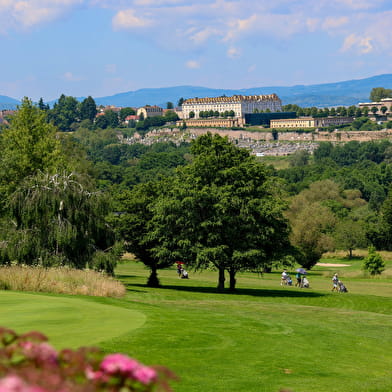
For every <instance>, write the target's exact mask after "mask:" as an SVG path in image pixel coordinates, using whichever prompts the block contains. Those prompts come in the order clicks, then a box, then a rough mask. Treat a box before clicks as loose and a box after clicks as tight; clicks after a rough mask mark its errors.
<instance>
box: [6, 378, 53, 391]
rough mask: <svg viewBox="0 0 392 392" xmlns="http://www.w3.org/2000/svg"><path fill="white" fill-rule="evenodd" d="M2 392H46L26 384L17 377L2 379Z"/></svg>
mask: <svg viewBox="0 0 392 392" xmlns="http://www.w3.org/2000/svg"><path fill="white" fill-rule="evenodd" d="M0 392H45V390H44V389H42V388H40V387H37V386H32V385H28V384H26V383H25V382H24V381H23V380H22V379H21V378H19V377H18V376H15V375H10V376H6V377H4V378H2V379H0Z"/></svg>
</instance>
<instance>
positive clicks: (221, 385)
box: [0, 260, 392, 392]
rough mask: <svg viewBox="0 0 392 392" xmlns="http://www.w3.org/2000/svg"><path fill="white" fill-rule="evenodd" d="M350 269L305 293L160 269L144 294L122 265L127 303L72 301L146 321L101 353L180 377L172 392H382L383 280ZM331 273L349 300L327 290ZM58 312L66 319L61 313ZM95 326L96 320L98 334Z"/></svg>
mask: <svg viewBox="0 0 392 392" xmlns="http://www.w3.org/2000/svg"><path fill="white" fill-rule="evenodd" d="M334 261H336V262H340V260H334ZM345 262H347V260H346V261H345ZM359 265H360V262H359V261H355V262H354V263H353V264H352V266H350V267H344V268H329V267H316V268H315V269H314V271H312V273H311V274H310V276H309V280H310V282H311V286H312V288H311V289H310V290H306V289H297V288H295V287H281V286H280V285H279V278H280V272H276V273H273V274H268V275H264V276H263V277H259V276H257V275H255V274H250V273H249V274H242V275H240V276H239V279H238V292H237V293H236V294H229V293H225V294H217V293H216V292H215V288H214V287H215V285H216V278H217V274H216V273H214V272H203V273H202V274H198V273H191V275H190V277H191V279H189V280H180V279H178V278H177V276H176V272H175V270H174V269H173V270H166V271H161V272H160V277H161V280H162V283H163V284H164V287H162V288H160V289H151V288H147V287H145V280H146V276H147V271H146V270H145V269H144V268H143V266H142V265H140V264H135V263H125V264H123V265H121V266H119V268H118V270H117V273H118V274H119V277H120V279H121V280H122V281H123V282H124V283H125V284H126V285H127V288H128V292H127V296H126V298H124V299H120V300H119V299H104V298H89V299H88V300H84V301H82V300H81V299H80V298H77V299H75V301H80V302H81V303H84V304H85V305H84V307H86V308H88V307H89V306H90V305H96V306H98V304H106V305H109V304H111V305H115V306H116V307H112V313H110V314H113V315H114V314H116V312H117V310H123V311H126V309H132V310H136V311H138V312H141V313H143V314H144V315H145V316H146V322H145V323H144V324H142V323H140V328H137V329H133V330H129V329H130V328H128V329H125V330H124V329H118V330H117V328H116V327H114V329H115V330H114V331H112V335H111V339H108V337H105V339H106V341H105V342H103V343H101V344H100V346H101V347H102V348H103V349H104V350H106V351H120V352H125V353H127V354H129V355H133V356H135V357H136V358H138V359H140V360H141V361H144V362H145V363H147V364H163V365H166V366H168V367H169V368H171V369H173V370H174V371H175V372H176V373H177V374H178V375H179V376H180V377H181V381H180V382H179V383H178V384H175V385H174V389H175V391H176V392H196V391H200V392H201V391H203V392H206V391H214V392H219V391H221V392H223V391H224V392H231V391H244V392H252V391H255V392H256V391H268V392H270V391H278V390H279V389H280V388H284V387H287V388H290V389H291V390H293V391H295V392H310V391H312V392H314V391H318V392H323V391H328V392H334V391H336V392H338V391H339V392H341V391H346V392H350V391H357V392H362V391H363V392H364V391H371V392H376V391H388V390H392V379H391V377H390V376H391V370H390V369H391V368H392V340H391V339H390V336H391V330H392V329H391V327H392V292H391V286H392V280H391V279H369V278H366V277H363V276H361V274H360V272H359ZM389 267H390V266H389ZM335 270H338V272H339V274H340V276H341V278H342V279H343V280H344V282H345V283H346V285H347V287H348V289H349V291H350V292H349V293H347V294H339V293H331V292H330V287H331V284H330V276H331V274H332V273H333V272H335ZM388 271H389V269H388ZM388 271H386V272H387V275H388ZM4 294H8V293H7V292H2V293H1V296H2V298H3V295H4ZM36 297H37V298H39V297H42V298H43V297H47V298H57V299H58V298H59V297H55V296H53V297H48V296H36ZM63 298H69V297H61V299H63ZM26 301H27V299H26ZM30 303H31V301H30V302H28V304H29V306H30ZM68 306H71V305H70V304H68ZM1 307H3V305H1ZM84 307H83V308H84ZM26 308H28V307H27V304H26ZM78 308H79V309H80V307H79V305H78ZM11 313H12V311H11ZM60 313H67V314H68V317H69V314H70V309H69V310H68V311H67V310H65V309H64V310H63V312H60ZM3 314H4V313H3V312H1V313H0V321H2V320H3V317H4V316H3ZM136 315H139V313H137V314H136ZM101 316H103V317H104V318H105V319H106V318H107V317H108V314H105V313H102V315H101ZM8 319H9V320H11V319H12V314H11V315H8ZM43 321H44V322H42V326H45V325H46V321H45V318H44V320H43ZM24 322H25V323H26V324H28V320H25V321H24ZM99 323H100V321H99V319H96V321H95V325H97V327H100V325H99ZM123 324H125V326H126V327H128V326H129V325H130V324H131V320H130V318H129V317H128V318H127V317H124V319H123ZM59 325H61V326H62V328H63V330H65V329H66V328H68V320H67V318H66V317H63V319H62V321H61V323H58V324H57V329H59ZM117 325H118V326H120V325H121V322H119V323H118V324H117ZM38 326H39V323H38ZM82 326H83V320H80V327H82ZM90 328H91V331H94V328H95V327H90ZM103 329H104V330H105V329H106V328H103ZM68 330H69V329H68ZM49 336H51V335H50V334H49ZM102 338H103V336H102ZM81 344H86V342H85V341H84V340H83V341H82V342H81Z"/></svg>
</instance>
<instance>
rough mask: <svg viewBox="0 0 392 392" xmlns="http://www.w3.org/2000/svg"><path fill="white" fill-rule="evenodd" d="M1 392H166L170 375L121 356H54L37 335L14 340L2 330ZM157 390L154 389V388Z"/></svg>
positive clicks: (90, 351)
mask: <svg viewBox="0 0 392 392" xmlns="http://www.w3.org/2000/svg"><path fill="white" fill-rule="evenodd" d="M0 342H1V346H0V377H1V379H0V390H1V391H2V392H16V391H18V392H58V391H64V392H79V391H80V392H89V391H91V392H94V391H112V392H115V391H122V392H151V391H153V390H154V391H156V390H161V391H170V390H171V389H170V387H169V385H168V383H167V379H168V378H173V377H174V376H173V374H172V373H171V372H169V371H168V370H167V369H165V368H163V367H148V366H145V365H143V364H141V363H139V362H138V361H136V360H135V359H132V358H130V357H128V356H126V355H123V354H109V355H107V356H105V357H103V354H102V353H101V352H100V351H99V350H97V349H94V348H80V349H78V350H70V349H64V350H61V351H60V352H57V351H56V350H55V349H54V348H53V347H52V346H51V345H49V344H48V343H47V338H46V336H44V335H42V334H40V333H38V332H30V333H26V334H23V335H18V334H16V333H15V332H14V331H12V330H10V329H6V328H0ZM157 388H158V389H157Z"/></svg>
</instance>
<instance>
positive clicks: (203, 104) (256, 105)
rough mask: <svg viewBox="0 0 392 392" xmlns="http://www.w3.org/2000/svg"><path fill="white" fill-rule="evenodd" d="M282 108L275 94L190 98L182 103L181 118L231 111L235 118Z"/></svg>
mask: <svg viewBox="0 0 392 392" xmlns="http://www.w3.org/2000/svg"><path fill="white" fill-rule="evenodd" d="M281 110H282V101H281V100H280V98H279V97H278V96H277V95H276V94H269V95H233V96H231V97H226V96H222V97H214V98H190V99H186V100H185V101H184V102H183V104H182V112H183V119H185V120H187V119H189V118H194V119H199V118H200V117H201V116H200V112H210V111H212V112H214V113H219V115H220V114H222V113H224V112H233V113H234V116H233V117H235V118H243V117H244V116H245V114H247V113H254V112H261V111H271V112H279V111H281Z"/></svg>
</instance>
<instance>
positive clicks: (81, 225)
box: [0, 173, 119, 272]
mask: <svg viewBox="0 0 392 392" xmlns="http://www.w3.org/2000/svg"><path fill="white" fill-rule="evenodd" d="M108 208H109V202H108V199H107V197H106V196H105V195H104V194H103V193H101V192H95V191H94V187H93V186H92V185H91V184H90V183H89V181H88V178H87V177H85V176H84V177H82V176H80V175H77V174H75V173H70V174H61V175H60V174H54V175H50V174H47V173H39V174H37V175H35V176H33V177H28V178H27V179H26V180H25V181H24V182H23V183H22V184H21V185H20V186H19V187H18V189H17V190H16V191H15V192H14V193H13V194H12V196H11V198H10V201H9V217H10V219H9V222H10V224H9V225H8V227H7V229H6V238H4V239H3V241H2V242H1V246H0V252H1V255H2V261H3V263H6V262H10V261H16V262H18V263H23V264H27V265H42V266H45V267H49V266H54V265H69V266H72V267H75V268H85V267H86V266H89V267H95V268H96V269H104V270H106V271H107V272H113V268H114V264H115V261H116V258H117V256H119V254H118V252H117V250H118V248H117V247H116V246H115V247H113V245H114V244H115V238H114V234H113V231H112V230H111V228H110V227H109V226H108V224H107V223H106V221H105V216H106V215H107V213H108ZM4 223H5V221H3V225H4ZM3 232H4V231H3Z"/></svg>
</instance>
